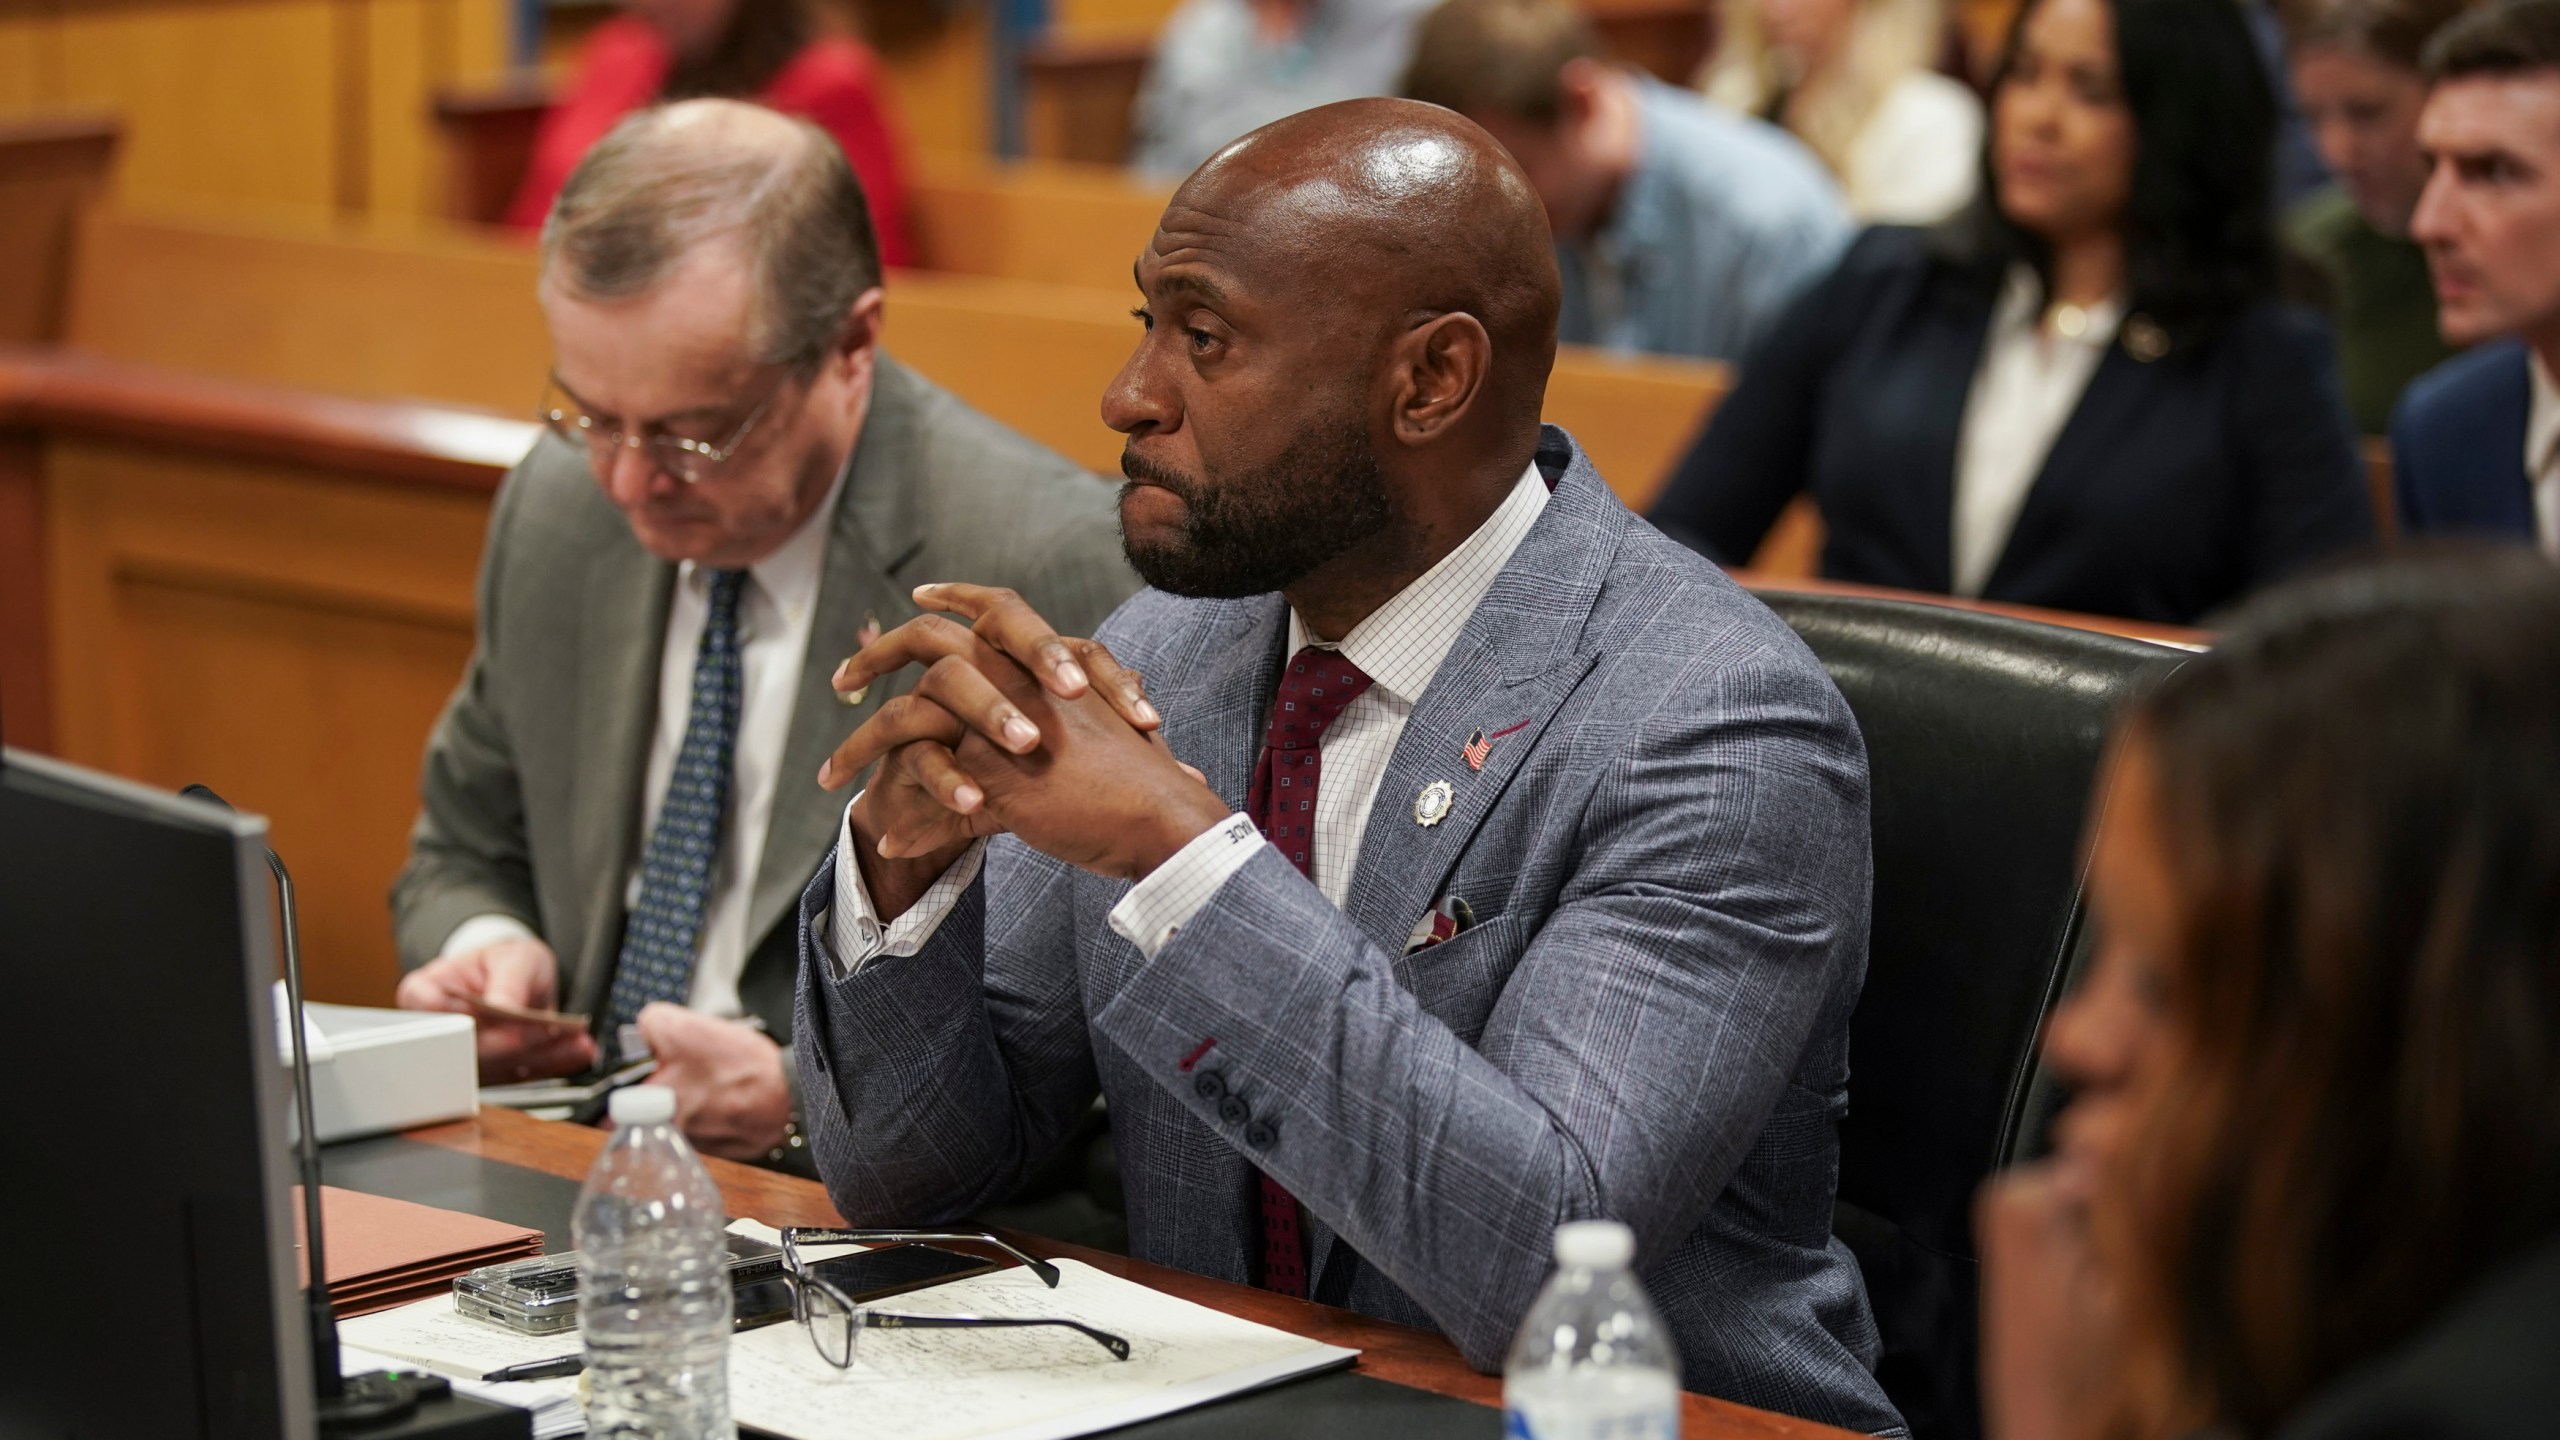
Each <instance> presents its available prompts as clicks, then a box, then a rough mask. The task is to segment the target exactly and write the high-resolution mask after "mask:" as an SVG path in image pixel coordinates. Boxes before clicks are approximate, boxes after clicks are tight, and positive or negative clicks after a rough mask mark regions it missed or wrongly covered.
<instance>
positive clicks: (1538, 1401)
mask: <svg viewBox="0 0 2560 1440" xmlns="http://www.w3.org/2000/svg"><path fill="white" fill-rule="evenodd" d="M1635 1258H1636V1237H1635V1232H1634V1231H1632V1230H1629V1229H1628V1228H1627V1227H1626V1226H1624V1225H1621V1224H1619V1223H1618V1222H1617V1221H1615V1220H1582V1221H1577V1222H1575V1223H1573V1224H1570V1225H1559V1226H1557V1227H1556V1267H1557V1268H1556V1273H1555V1277H1554V1278H1553V1279H1550V1280H1549V1281H1547V1288H1546V1289H1544V1290H1541V1291H1539V1292H1538V1300H1537V1303H1536V1304H1534V1305H1531V1306H1530V1307H1529V1318H1528V1319H1526V1320H1524V1321H1522V1322H1520V1336H1519V1338H1518V1339H1516V1340H1514V1341H1512V1342H1511V1358H1510V1359H1509V1360H1508V1361H1506V1362H1505V1363H1504V1365H1503V1367H1502V1411H1503V1434H1504V1435H1505V1436H1506V1437H1508V1440H1674V1437H1676V1436H1678V1435H1679V1433H1680V1366H1679V1362H1678V1360H1677V1359H1676V1358H1675V1357H1674V1356H1673V1354H1672V1349H1671V1339H1670V1336H1669V1335H1668V1334H1666V1333H1665V1332H1664V1330H1663V1328H1662V1317H1661V1315H1659V1314H1657V1313H1656V1312H1655V1311H1654V1308H1653V1302H1652V1301H1651V1300H1649V1299H1647V1298H1645V1293H1644V1287H1643V1286H1642V1285H1639V1284H1637V1283H1636V1276H1635V1271H1634V1270H1633V1269H1631V1268H1629V1267H1630V1266H1631V1264H1632V1263H1633V1262H1634V1260H1635Z"/></svg>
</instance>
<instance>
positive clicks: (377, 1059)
mask: <svg viewBox="0 0 2560 1440" xmlns="http://www.w3.org/2000/svg"><path fill="white" fill-rule="evenodd" d="M276 996H277V1020H278V1022H279V1023H278V1026H277V1032H276V1033H277V1041H278V1043H279V1044H280V1045H290V1043H291V1041H290V1038H289V1036H288V1035H287V1033H286V1032H285V1030H284V1028H283V1019H284V1005H283V996H284V987H283V986H281V985H279V986H277V987H276ZM303 1011H304V1014H305V1016H306V1018H307V1021H308V1024H307V1027H306V1028H305V1030H304V1032H303V1035H304V1045H305V1047H306V1048H307V1049H309V1051H310V1053H311V1125H312V1128H313V1129H314V1130H315V1131H317V1132H318V1133H319V1136H320V1143H321V1144H323V1145H326V1144H328V1143H329V1142H331V1141H333V1140H353V1139H356V1138H358V1137H361V1136H365V1135H381V1134H386V1133H388V1132H390V1131H393V1130H406V1129H410V1128H411V1127H413V1126H418V1125H433V1124H437V1123H439V1122H441V1121H446V1120H460V1119H464V1118H466V1117H468V1116H472V1115H476V1114H478V1113H479V1112H480V1089H479V1086H480V1062H479V1059H478V1057H477V1055H476V1054H475V1053H474V1050H473V1047H472V1038H471V1037H472V1023H471V1017H470V1016H468V1015H444V1014H436V1013H432V1012H428V1011H422V1010H372V1009H367V1008H365V1007H363V1006H358V1005H322V1004H317V1003H314V1004H310V1005H306V1006H304V1007H303ZM292 1060H293V1055H292V1052H291V1050H290V1049H288V1050H286V1051H285V1062H286V1064H288V1065H290V1064H291V1063H292Z"/></svg>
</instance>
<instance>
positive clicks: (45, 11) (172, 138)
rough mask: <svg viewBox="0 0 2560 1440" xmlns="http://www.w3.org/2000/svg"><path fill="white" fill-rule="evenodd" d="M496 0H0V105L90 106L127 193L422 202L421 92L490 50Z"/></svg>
mask: <svg viewBox="0 0 2560 1440" xmlns="http://www.w3.org/2000/svg"><path fill="white" fill-rule="evenodd" d="M508 6H509V0H0V115H19V114H27V113H37V112H43V111H48V110H56V109H61V108H64V107H75V106H76V107H85V108H105V109H108V110H112V111H113V112H115V113H117V114H118V115H120V116H122V117H123V118H124V120H125V121H126V123H127V124H128V126H129V127H130V130H131V134H132V147H131V156H130V163H129V164H128V165H127V166H126V167H125V169H124V171H123V173H122V175H121V176H120V179H119V192H120V194H121V195H122V196H123V197H124V198H125V199H128V200H133V201H139V202H142V203H145V204H150V205H155V206H162V207H167V206H185V207H188V208H192V209H199V210H202V209H211V210H216V211H219V210H221V209H224V208H226V207H230V206H235V205H269V206H272V205H298V206H305V207H311V208H315V209H327V210H333V211H338V212H341V213H373V214H380V215H409V216H417V215H426V214H433V213H436V212H437V211H439V210H440V209H441V207H442V205H443V199H444V194H443V192H444V184H443V180H442V176H441V163H442V154H441V150H440V148H439V147H438V146H437V144H436V142H435V138H434V130H433V121H432V118H431V116H430V115H429V113H428V106H427V99H428V97H429V96H430V95H431V94H432V93H434V92H435V91H436V90H437V89H440V88H442V87H444V86H446V85H449V84H451V83H453V82H454V81H455V80H456V79H458V78H459V77H460V76H462V75H464V74H483V73H487V72H488V71H490V70H492V69H494V68H496V67H498V66H500V65H501V64H503V63H504V60H505V55H506V49H507V34H508V29H507V27H508V17H509V13H510V12H509V8H508Z"/></svg>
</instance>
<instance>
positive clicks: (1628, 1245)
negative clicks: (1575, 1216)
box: [1556, 1220, 1636, 1270]
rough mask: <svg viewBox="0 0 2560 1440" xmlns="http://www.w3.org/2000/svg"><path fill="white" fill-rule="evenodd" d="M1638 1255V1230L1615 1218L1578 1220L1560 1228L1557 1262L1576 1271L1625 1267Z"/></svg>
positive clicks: (1557, 1241) (1622, 1268) (1558, 1232)
mask: <svg viewBox="0 0 2560 1440" xmlns="http://www.w3.org/2000/svg"><path fill="white" fill-rule="evenodd" d="M1635 1258H1636V1232H1634V1231H1633V1230H1630V1229H1628V1228H1627V1227H1626V1226H1624V1225H1621V1224H1619V1223H1618V1222H1617V1221H1615V1220H1576V1221H1574V1222H1572V1223H1571V1224H1568V1225H1559V1226H1557V1227H1556V1263H1557V1264H1559V1265H1562V1266H1564V1267H1566V1268H1567V1269H1572V1270H1624V1269H1625V1268H1627V1264H1628V1262H1630V1261H1632V1260H1634V1259H1635Z"/></svg>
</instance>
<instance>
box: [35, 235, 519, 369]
mask: <svg viewBox="0 0 2560 1440" xmlns="http://www.w3.org/2000/svg"><path fill="white" fill-rule="evenodd" d="M534 269H535V261H534V255H533V251H532V250H531V248H530V247H529V246H526V245H523V244H517V243H505V242H498V241H493V240H489V239H486V238H482V237H475V236H468V235H463V234H460V233H459V232H457V233H454V234H451V235H446V234H442V233H421V234H419V235H416V236H413V237H410V238H407V239H404V240H401V241H398V242H396V243H395V242H391V241H386V240H378V239H365V238H360V233H359V234H351V235H350V236H348V237H346V238H340V237H337V236H334V235H332V234H331V233H329V232H328V231H326V230H323V229H318V228H315V227H310V226H290V225H284V224H250V223H239V224H224V223H218V222H213V221H198V220H169V219H154V218H146V217H139V216H134V215H128V214H120V213H118V214H102V215H96V216H92V217H90V219H89V221H88V222H87V223H86V225H85V226H84V228H83V234H82V239H81V251H80V264H79V267H78V273H77V276H76V277H75V280H74V284H73V289H72V301H71V311H70V335H71V339H72V343H74V344H76V345H78V346H80V347H81V348H83V349H86V350H90V351H94V352H96V353H98V354H101V355H109V356H113V357H115V358H117V359H120V360H134V361H140V362H142V363H145V364H152V365H166V366H170V367H172V368H174V369H180V370H193V371H198V372H200V373H204V374H212V375H226V376H231V377H233V378H237V379H246V380H264V381H272V382H274V383H277V384H282V385H300V386H308V387H310V388H312V389H315V390H324V391H329V392H332V393H335V394H341V395H367V396H380V397H422V398H428V399H436V400H448V401H457V402H460V403H462V404H466V405H478V406H481V407H484V408H487V409H490V410H496V411H499V412H501V413H504V414H510V415H522V414H527V413H529V412H530V411H531V410H532V408H533V406H534V403H535V402H536V401H537V400H538V399H539V398H540V396H541V392H542V380H543V375H544V373H545V371H546V370H547V369H548V367H549V364H550V340H549V337H548V336H547V334H546V333H545V331H544V329H543V324H542V313H541V310H540V308H539V307H538V306H537V305H536V304H535V302H534V295H533V284H534Z"/></svg>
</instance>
